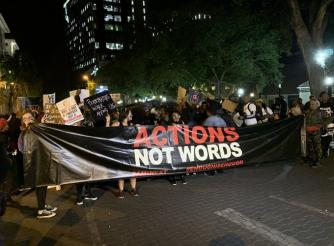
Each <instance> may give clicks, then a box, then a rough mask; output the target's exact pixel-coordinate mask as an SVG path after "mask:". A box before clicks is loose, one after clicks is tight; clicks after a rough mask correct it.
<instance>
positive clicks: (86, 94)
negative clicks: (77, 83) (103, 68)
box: [70, 89, 90, 103]
mask: <svg viewBox="0 0 334 246" xmlns="http://www.w3.org/2000/svg"><path fill="white" fill-rule="evenodd" d="M76 95H79V97H80V103H82V102H84V100H85V98H87V97H89V96H90V93H89V90H86V89H78V90H74V91H70V97H75V96H76Z"/></svg>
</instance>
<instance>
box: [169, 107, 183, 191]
mask: <svg viewBox="0 0 334 246" xmlns="http://www.w3.org/2000/svg"><path fill="white" fill-rule="evenodd" d="M170 119H171V121H170V125H172V126H177V125H184V122H183V121H182V120H181V116H180V113H179V112H178V111H173V113H172V114H171V117H170ZM177 178H179V179H180V180H181V182H182V184H187V181H186V179H185V176H184V175H182V174H180V175H173V176H172V179H171V183H172V185H176V179H177Z"/></svg>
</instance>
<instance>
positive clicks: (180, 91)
mask: <svg viewBox="0 0 334 246" xmlns="http://www.w3.org/2000/svg"><path fill="white" fill-rule="evenodd" d="M186 94H187V90H186V89H184V88H183V87H181V86H179V87H178V89H177V102H178V103H180V102H183V101H184V100H185V98H186Z"/></svg>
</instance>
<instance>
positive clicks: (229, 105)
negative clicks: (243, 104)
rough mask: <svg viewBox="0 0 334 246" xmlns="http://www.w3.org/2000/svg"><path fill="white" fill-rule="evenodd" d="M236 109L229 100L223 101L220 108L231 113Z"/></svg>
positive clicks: (234, 104) (236, 105)
mask: <svg viewBox="0 0 334 246" xmlns="http://www.w3.org/2000/svg"><path fill="white" fill-rule="evenodd" d="M237 107H238V104H237V103H235V102H232V101H231V100H227V99H225V100H224V102H223V105H222V108H223V109H225V110H227V111H229V112H231V113H233V112H235V110H236V108H237Z"/></svg>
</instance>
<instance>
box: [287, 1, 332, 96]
mask: <svg viewBox="0 0 334 246" xmlns="http://www.w3.org/2000/svg"><path fill="white" fill-rule="evenodd" d="M332 1H333V0H324V1H323V2H321V4H320V6H319V9H318V11H315V12H316V13H317V15H316V16H315V17H314V18H313V19H314V22H313V23H312V24H311V25H312V27H311V28H310V29H311V32H310V31H309V29H308V28H307V26H306V24H305V22H304V20H303V17H302V14H301V10H300V6H299V3H298V0H287V2H288V5H289V7H290V12H291V26H292V29H293V30H294V32H295V34H296V36H297V42H298V46H299V48H300V49H301V51H302V53H303V56H304V61H305V64H306V68H307V73H308V78H309V83H310V89H311V94H312V95H314V96H316V97H318V96H319V94H320V92H321V91H324V90H325V89H326V86H325V84H324V71H323V68H322V67H321V66H319V65H318V64H316V63H315V61H314V54H315V52H316V50H318V49H320V48H322V39H323V33H324V29H325V25H326V24H325V16H326V11H327V7H328V6H329V4H330V3H331V2H332Z"/></svg>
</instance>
